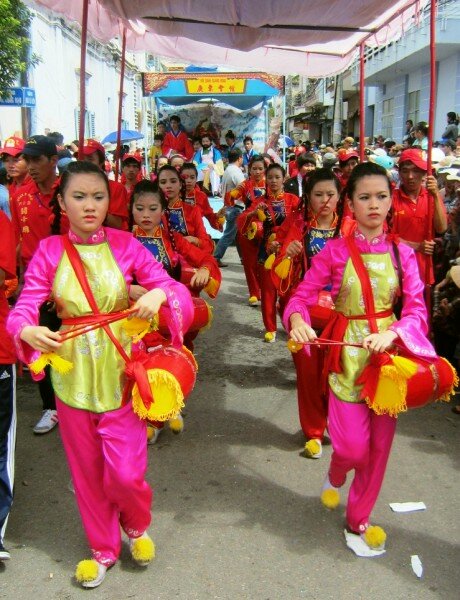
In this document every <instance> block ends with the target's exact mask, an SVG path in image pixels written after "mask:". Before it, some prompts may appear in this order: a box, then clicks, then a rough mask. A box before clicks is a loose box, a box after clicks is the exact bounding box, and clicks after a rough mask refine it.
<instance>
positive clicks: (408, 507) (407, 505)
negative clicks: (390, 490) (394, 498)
mask: <svg viewBox="0 0 460 600" xmlns="http://www.w3.org/2000/svg"><path fill="white" fill-rule="evenodd" d="M390 508H391V510H392V511H393V512H398V513H406V512H415V511H417V510H426V504H425V502H390Z"/></svg>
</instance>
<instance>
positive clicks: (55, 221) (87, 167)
mask: <svg viewBox="0 0 460 600" xmlns="http://www.w3.org/2000/svg"><path fill="white" fill-rule="evenodd" d="M74 175H98V176H99V177H100V178H101V179H102V180H103V181H104V183H105V186H106V188H107V194H108V196H109V199H110V187H109V180H108V178H107V175H106V174H105V173H104V171H101V169H100V168H99V167H98V166H97V165H95V164H93V163H90V162H87V161H84V160H77V161H74V162H70V163H69V164H68V165H67V169H66V170H65V171H64V172H63V173H62V175H61V178H60V180H59V186H58V187H57V188H56V190H55V192H54V194H53V197H52V199H51V201H50V207H51V210H52V212H53V216H52V221H51V234H52V235H59V234H60V233H61V215H62V211H61V207H60V205H59V199H58V196H61V198H64V195H65V193H66V190H67V188H68V186H69V182H70V180H71V179H72V177H73V176H74Z"/></svg>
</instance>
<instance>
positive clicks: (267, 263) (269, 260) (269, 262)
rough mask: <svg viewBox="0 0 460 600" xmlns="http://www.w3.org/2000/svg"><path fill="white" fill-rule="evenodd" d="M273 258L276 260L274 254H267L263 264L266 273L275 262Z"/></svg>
mask: <svg viewBox="0 0 460 600" xmlns="http://www.w3.org/2000/svg"><path fill="white" fill-rule="evenodd" d="M275 258H276V255H275V254H269V255H268V256H267V260H266V261H265V262H264V267H265V268H266V269H267V271H270V269H271V268H272V267H273V263H274V262H275Z"/></svg>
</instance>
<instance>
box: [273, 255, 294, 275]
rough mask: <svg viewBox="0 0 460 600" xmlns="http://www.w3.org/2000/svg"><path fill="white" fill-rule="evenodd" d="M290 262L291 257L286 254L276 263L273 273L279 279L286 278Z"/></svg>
mask: <svg viewBox="0 0 460 600" xmlns="http://www.w3.org/2000/svg"><path fill="white" fill-rule="evenodd" d="M291 264H292V262H291V259H290V258H289V256H286V258H283V260H282V261H281V262H280V263H279V264H278V265H276V267H275V273H276V274H277V275H278V277H279V278H280V279H286V278H287V277H288V276H289V272H290V270H291Z"/></svg>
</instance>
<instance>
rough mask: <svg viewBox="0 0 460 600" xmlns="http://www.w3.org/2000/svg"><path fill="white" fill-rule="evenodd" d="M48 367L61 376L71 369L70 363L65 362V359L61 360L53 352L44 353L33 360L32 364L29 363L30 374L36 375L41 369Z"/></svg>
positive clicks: (60, 357)
mask: <svg viewBox="0 0 460 600" xmlns="http://www.w3.org/2000/svg"><path fill="white" fill-rule="evenodd" d="M48 365H50V366H51V368H52V369H54V370H55V371H57V372H58V373H62V374H63V375H65V374H66V373H68V372H69V371H71V370H72V369H73V363H72V362H70V361H69V360H66V359H65V358H62V356H59V355H58V354H56V353H55V352H44V353H43V354H41V355H40V356H39V357H38V358H37V360H34V361H33V362H32V363H30V365H29V369H30V370H31V371H32V373H34V374H35V375H37V374H38V373H40V372H41V371H43V369H44V368H45V367H47V366H48Z"/></svg>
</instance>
